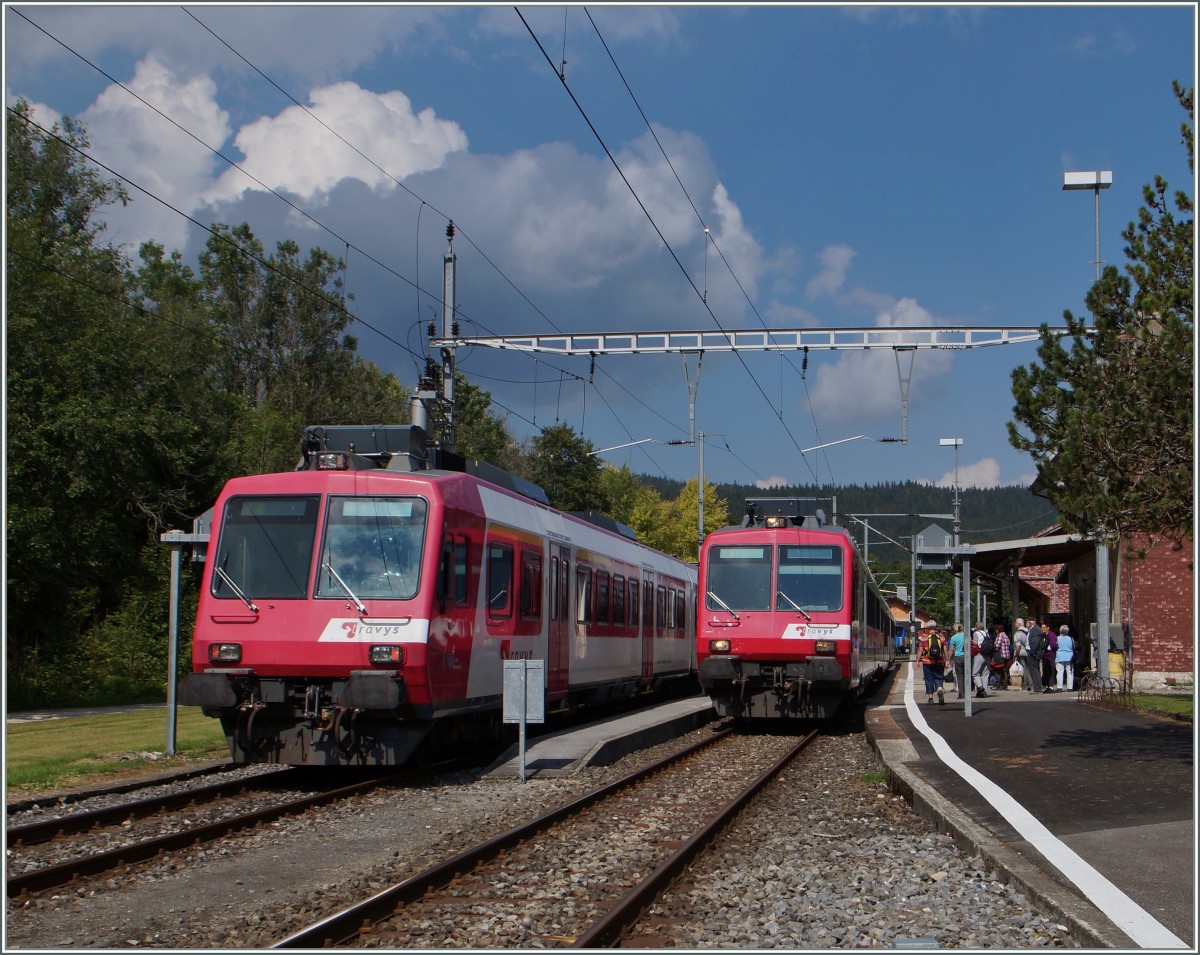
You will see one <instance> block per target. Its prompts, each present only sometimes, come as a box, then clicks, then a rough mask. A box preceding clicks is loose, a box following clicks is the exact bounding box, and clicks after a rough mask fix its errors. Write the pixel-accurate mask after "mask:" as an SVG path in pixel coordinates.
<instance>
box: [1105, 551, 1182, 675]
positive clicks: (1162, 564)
mask: <svg viewBox="0 0 1200 955" xmlns="http://www.w3.org/2000/svg"><path fill="white" fill-rule="evenodd" d="M1142 543H1143V545H1144V542H1142ZM1193 556H1194V553H1193V548H1192V543H1191V541H1188V542H1186V543H1185V544H1184V546H1183V548H1182V549H1180V550H1174V549H1173V548H1172V545H1170V544H1163V543H1159V544H1156V545H1155V546H1153V547H1152V548H1150V549H1149V550H1148V551H1147V553H1146V558H1145V559H1144V560H1136V559H1129V560H1128V565H1127V566H1126V567H1125V568H1124V569H1123V571H1122V574H1121V580H1120V586H1121V600H1122V602H1123V603H1124V602H1125V601H1127V600H1128V599H1129V589H1130V588H1129V584H1130V577H1129V576H1128V575H1132V583H1133V587H1132V590H1133V668H1134V670H1151V671H1156V672H1166V673H1173V672H1180V671H1185V672H1186V671H1191V670H1192V669H1193V666H1194V663H1195V646H1194V638H1195V611H1196V594H1195V572H1194V567H1193V564H1192V559H1193Z"/></svg>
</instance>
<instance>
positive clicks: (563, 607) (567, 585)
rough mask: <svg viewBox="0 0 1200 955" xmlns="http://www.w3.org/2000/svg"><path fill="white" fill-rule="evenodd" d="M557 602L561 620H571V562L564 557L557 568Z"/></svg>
mask: <svg viewBox="0 0 1200 955" xmlns="http://www.w3.org/2000/svg"><path fill="white" fill-rule="evenodd" d="M558 602H559V608H560V611H561V614H562V616H561V618H560V619H562V620H569V619H570V618H571V562H570V561H569V560H568V559H567V558H566V557H564V558H563V561H562V566H561V567H559V568H558Z"/></svg>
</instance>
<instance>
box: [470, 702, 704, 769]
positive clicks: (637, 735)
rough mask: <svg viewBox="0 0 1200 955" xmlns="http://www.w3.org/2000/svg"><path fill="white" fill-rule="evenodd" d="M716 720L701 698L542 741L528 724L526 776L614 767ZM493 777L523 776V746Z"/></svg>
mask: <svg viewBox="0 0 1200 955" xmlns="http://www.w3.org/2000/svg"><path fill="white" fill-rule="evenodd" d="M716 718H717V713H716V711H715V710H714V709H713V706H712V702H711V701H710V700H709V698H708V697H707V696H701V697H692V698H690V699H686V700H674V701H672V702H670V703H664V704H663V705H661V706H655V707H652V708H650V709H647V710H643V711H641V712H638V713H630V714H629V715H627V716H617V717H613V718H611V719H605V720H597V721H596V722H594V723H586V724H584V725H583V726H577V727H575V728H573V729H570V730H563V731H562V732H559V733H552V734H547V735H546V736H539V737H537V738H536V739H532V738H530V728H529V727H526V741H525V778H526V779H536V778H538V777H547V776H569V775H571V774H572V773H575V772H578V771H579V770H581V769H583V768H584V767H585V766H608V765H610V764H612V763H615V762H616V761H617V760H618V759H620V758H621V757H622V756H625V755H628V754H629V753H632V752H634V751H635V750H639V749H645V748H646V747H647V746H655V745H657V744H658V743H663V742H666V741H667V740H669V739H673V738H674V737H676V736H680V735H682V734H683V733H688V732H690V731H691V730H694V729H696V728H698V727H700V726H703V725H704V724H706V723H708V722H710V721H712V720H715V719H716ZM515 730H516V727H515V726H514V731H515ZM487 775H489V776H519V775H520V754H519V744H516V743H514V744H513V745H512V746H511V747H509V749H508V750H507V751H506V752H505V753H504V755H503V756H501V757H500V759H499V760H497V761H496V762H495V763H494V764H493V765H492V766H491V767H490V768H489V769H488V771H487Z"/></svg>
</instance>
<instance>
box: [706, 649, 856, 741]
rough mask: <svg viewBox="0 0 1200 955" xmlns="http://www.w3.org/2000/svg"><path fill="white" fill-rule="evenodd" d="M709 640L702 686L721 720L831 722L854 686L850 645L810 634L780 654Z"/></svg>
mask: <svg viewBox="0 0 1200 955" xmlns="http://www.w3.org/2000/svg"><path fill="white" fill-rule="evenodd" d="M830 629H831V630H832V629H833V628H830ZM706 642H707V649H708V655H707V656H704V657H703V659H701V661H700V666H699V675H700V686H701V689H702V690H703V691H704V692H705V693H707V694H708V695H709V697H710V698H711V699H712V701H713V705H714V706H715V707H716V710H717V712H718V713H720V714H721V715H722V716H731V717H737V718H743V719H753V718H773V719H778V718H780V717H783V718H796V719H806V718H807V719H827V718H829V717H831V716H833V714H834V712H836V710H837V708H838V706H839V705H840V704H841V701H842V699H843V698H844V697H845V695H846V692H847V691H848V690H849V688H850V678H849V675H848V666H847V660H846V659H845V657H847V656H848V646H849V644H848V642H846V641H842V640H837V639H833V638H832V637H830V638H822V637H812V636H809V637H806V638H804V639H803V640H799V639H797V640H790V641H788V643H789V646H788V648H787V651H786V652H780V653H776V654H772V653H764V652H763V648H762V647H755V648H754V649H750V648H748V647H742V646H740V645H739V644H740V641H738V640H737V639H736V638H730V637H728V636H715V637H709V638H708V640H707V641H706ZM754 642H755V643H761V642H762V641H754ZM771 642H776V641H771ZM780 642H781V641H780ZM747 651H749V652H747Z"/></svg>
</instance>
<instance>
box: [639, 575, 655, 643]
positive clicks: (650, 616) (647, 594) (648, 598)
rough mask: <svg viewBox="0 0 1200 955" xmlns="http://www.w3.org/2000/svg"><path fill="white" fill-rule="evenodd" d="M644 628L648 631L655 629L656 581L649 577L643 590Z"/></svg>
mask: <svg viewBox="0 0 1200 955" xmlns="http://www.w3.org/2000/svg"><path fill="white" fill-rule="evenodd" d="M642 594H643V596H642V626H643V627H645V628H646V629H647V630H653V629H654V580H653V578H651V577H647V578H646V580H645V586H644V587H643V588H642Z"/></svg>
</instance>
